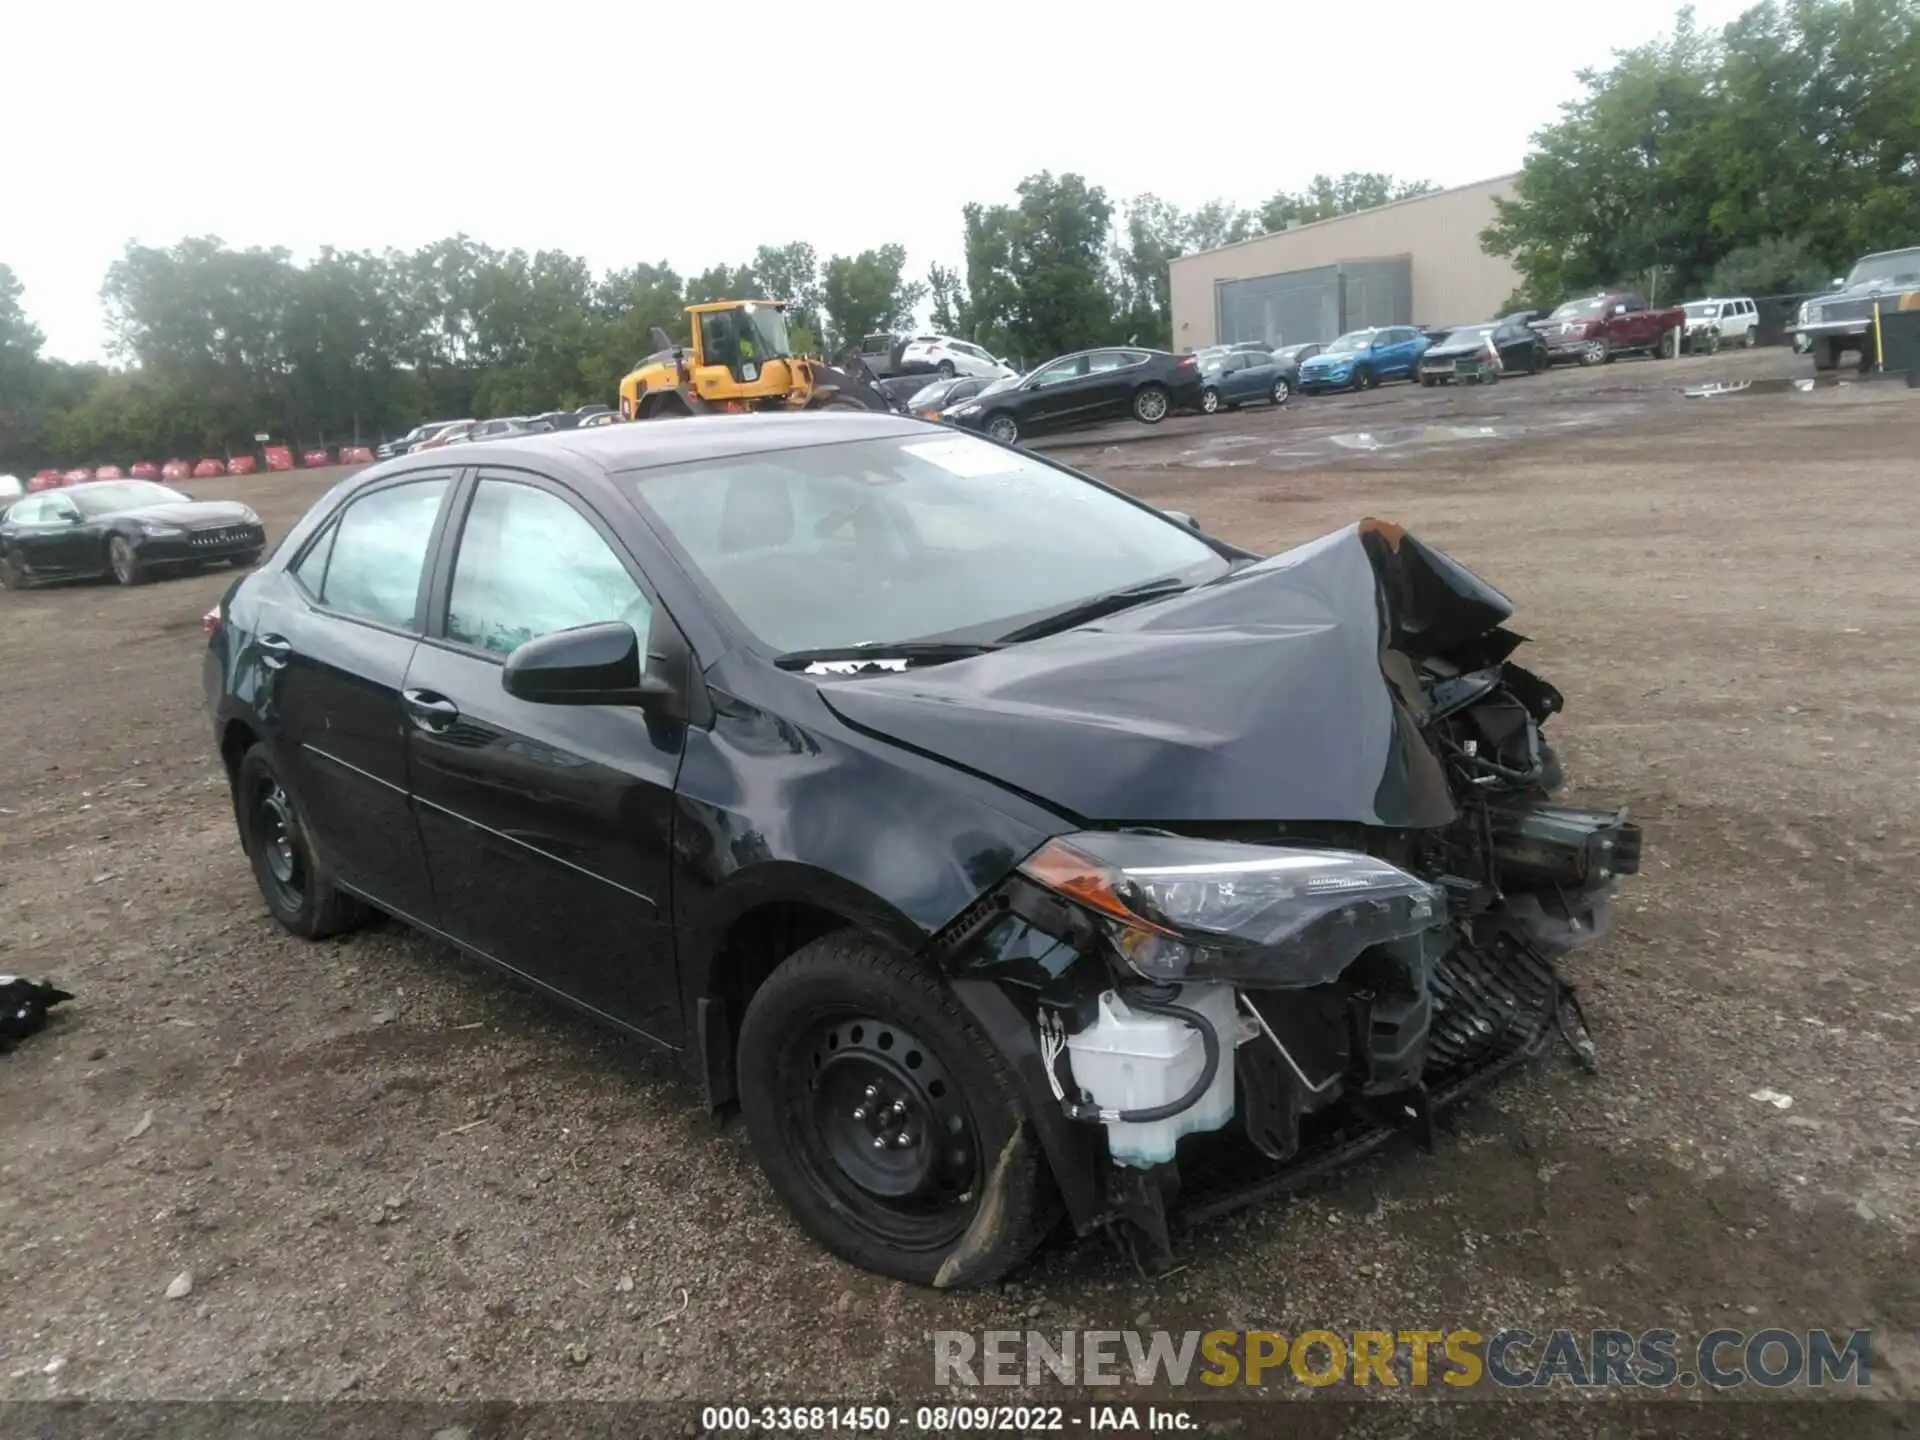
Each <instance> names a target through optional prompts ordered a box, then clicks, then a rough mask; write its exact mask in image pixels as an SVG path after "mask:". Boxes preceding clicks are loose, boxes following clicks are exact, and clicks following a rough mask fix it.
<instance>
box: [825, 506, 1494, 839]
mask: <svg viewBox="0 0 1920 1440" xmlns="http://www.w3.org/2000/svg"><path fill="white" fill-rule="evenodd" d="M1511 613H1512V606H1511V604H1510V603H1509V602H1508V601H1507V599H1506V597H1504V596H1503V595H1501V594H1500V592H1499V591H1497V590H1495V589H1493V587H1491V586H1490V585H1487V584H1486V583H1485V582H1484V581H1482V580H1480V579H1479V578H1478V577H1477V576H1475V575H1473V574H1472V573H1471V572H1470V571H1468V570H1466V569H1465V568H1464V567H1463V566H1461V565H1459V564H1458V563H1457V562H1456V561H1454V560H1452V559H1450V558H1449V557H1447V556H1446V555H1444V554H1442V553H1441V552H1439V551H1437V550H1434V549H1432V548H1430V547H1428V546H1426V545H1423V544H1422V543H1421V542H1420V541H1418V540H1416V539H1414V538H1413V537H1412V536H1410V535H1407V534H1406V533H1405V532H1403V531H1401V530H1400V529H1399V528H1398V527H1396V526H1392V525H1388V524H1386V523H1384V522H1381V521H1375V520H1363V521H1361V522H1359V523H1358V524H1356V525H1349V526H1347V527H1346V528H1345V529H1342V530H1337V531H1335V532H1333V533H1332V534H1330V535H1326V536H1323V537H1322V538H1320V539H1319V540H1315V541H1313V542H1311V543H1309V544H1306V545H1302V546H1300V547H1298V548H1297V549H1293V550H1289V551H1287V552H1285V553H1284V554H1281V555H1277V556H1274V557H1273V558H1271V559H1268V560H1265V561H1261V562H1259V563H1258V564H1255V565H1251V566H1248V567H1246V568H1245V569H1243V570H1240V571H1239V572H1237V573H1235V574H1233V575H1231V576H1228V577H1227V578H1225V579H1224V580H1221V581H1217V582H1215V583H1213V584H1211V585H1207V586H1204V587H1201V588H1198V589H1195V590H1190V591H1187V592H1185V593H1183V594H1179V595H1175V596H1172V597H1170V598H1168V599H1166V600H1161V601H1157V602H1152V603H1149V604H1145V605H1140V606H1136V607H1135V608H1134V609H1131V610H1127V611H1123V612H1122V613H1120V614H1118V615H1113V616H1109V617H1107V618H1104V619H1101V620H1098V621H1095V622H1093V623H1092V624H1089V625H1086V626H1082V627H1080V628H1078V629H1075V630H1071V631H1068V632H1066V633H1064V634H1061V635H1054V636H1049V637H1047V638H1045V639H1041V640H1035V641H1030V642H1028V643H1026V644H1022V645H1014V646H1010V647H1008V648H1007V649H1005V650H998V651H993V652H990V653H988V654H985V655H981V656H977V657H974V658H972V659H967V660H961V661H956V662H953V663H951V664H946V665H940V666H933V667H926V668H922V669H919V670H913V671H906V672H902V673H899V674H894V675H884V676H875V677H869V678H858V679H847V680H839V681H828V682H824V683H823V684H822V686H821V695H822V696H823V698H824V699H825V701H826V703H827V704H828V705H829V706H831V707H832V708H833V710H834V711H835V712H836V713H838V714H839V715H840V716H841V718H843V719H844V720H846V721H847V722H848V723H850V724H852V725H855V726H858V727H859V728H861V729H863V730H867V731H869V732H871V733H873V734H876V735H879V736H883V737H886V738H888V739H890V740H893V741H895V742H897V743H900V744H903V745H907V746H910V747H912V748H913V749H915V750H919V751H922V752H924V753H926V754H929V755H931V756H933V757H935V758H937V759H941V760H945V761H947V762H949V763H952V764H955V765H959V766H962V767H964V768H966V769H968V770H972V771H975V772H976V773H978V774H981V775H985V776H987V777H989V778H991V779H994V780H997V781H999V782H1000V783H1002V784H1005V785H1008V786H1011V787H1013V788H1015V789H1017V790H1020V791H1023V792H1025V793H1026V794H1028V795H1030V796H1033V797H1035V798H1037V799H1039V800H1042V801H1044V802H1046V803H1047V804H1049V805H1051V806H1053V807H1054V808H1056V809H1059V810H1062V811H1065V812H1066V813H1068V814H1069V815H1071V816H1073V817H1075V818H1076V819H1077V820H1079V821H1082V822H1106V823H1121V822H1128V823H1135V824H1150V823H1153V822H1166V823H1172V822H1179V821H1190V822H1191V821H1234V820H1270V821H1271V820H1345V821H1358V822H1360V823H1363V824H1369V825H1383V826H1392V827H1410V828H1426V827H1430V826H1435V825H1444V824H1446V823H1447V822H1448V821H1449V820H1451V819H1452V817H1453V814H1454V810H1453V803H1452V800H1451V798H1450V796H1449V793H1448V789H1447V783H1446V777H1445V775H1444V773H1443V772H1442V770H1441V768H1440V765H1439V762H1438V761H1437V760H1436V759H1435V758H1434V755H1433V753H1432V751H1431V750H1430V749H1429V748H1428V747H1427V745H1426V742H1425V741H1424V740H1423V739H1422V738H1421V736H1420V734H1419V731H1418V725H1417V720H1416V716H1415V710H1416V708H1417V707H1418V706H1419V705H1420V703H1421V700H1420V695H1419V688H1418V684H1417V681H1416V679H1415V677H1414V673H1413V662H1414V661H1415V660H1417V659H1419V658H1420V657H1422V656H1425V655H1429V654H1436V653H1441V652H1443V651H1445V650H1447V649H1449V648H1451V647H1454V646H1457V645H1459V644H1461V643H1462V642H1464V641H1466V640H1470V639H1472V638H1474V637H1476V636H1478V635H1481V634H1484V633H1486V632H1487V631H1489V630H1492V629H1494V628H1496V627H1497V626H1499V625H1500V623H1501V622H1502V621H1503V620H1505V619H1506V618H1507V616H1508V615H1509V614H1511Z"/></svg>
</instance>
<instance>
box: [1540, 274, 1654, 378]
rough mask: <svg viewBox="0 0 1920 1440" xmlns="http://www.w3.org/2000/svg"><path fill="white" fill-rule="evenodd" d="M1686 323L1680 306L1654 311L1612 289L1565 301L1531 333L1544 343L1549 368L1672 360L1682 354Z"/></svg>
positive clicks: (1631, 297)
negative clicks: (1645, 358) (1629, 358)
mask: <svg viewBox="0 0 1920 1440" xmlns="http://www.w3.org/2000/svg"><path fill="white" fill-rule="evenodd" d="M1686 324H1687V312H1686V311H1685V310H1684V309H1682V308H1680V307H1679V306H1675V307H1673V308H1672V309H1670V310H1652V309H1649V308H1648V307H1647V302H1646V301H1644V300H1642V299H1641V298H1640V297H1639V296H1638V295H1634V294H1632V293H1630V292H1628V291H1624V290H1610V291H1607V292H1606V293H1605V294H1601V295H1589V296H1586V297H1585V298H1583V299H1579V300H1569V301H1567V302H1566V303H1565V304H1564V305H1562V306H1560V307H1559V308H1558V309H1557V310H1555V311H1554V312H1553V313H1552V314H1551V315H1549V316H1547V318H1546V319H1544V320H1536V321H1534V322H1533V330H1534V333H1535V334H1537V335H1538V336H1539V337H1540V338H1541V339H1542V340H1543V341H1545V342H1546V346H1547V359H1548V361H1549V363H1552V362H1554V361H1560V360H1578V361H1579V362H1580V363H1581V364H1582V365H1604V364H1606V363H1607V362H1608V361H1609V360H1611V359H1613V357H1614V356H1616V355H1625V354H1632V353H1633V352H1635V351H1642V352H1645V353H1646V354H1650V355H1659V356H1661V357H1662V358H1663V359H1672V358H1673V357H1674V356H1675V355H1677V354H1679V353H1680V337H1681V335H1683V334H1684V333H1685V331H1686Z"/></svg>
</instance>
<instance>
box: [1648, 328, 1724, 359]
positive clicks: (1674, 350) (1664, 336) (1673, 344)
mask: <svg viewBox="0 0 1920 1440" xmlns="http://www.w3.org/2000/svg"><path fill="white" fill-rule="evenodd" d="M1719 342H1720V337H1719V336H1718V335H1715V336H1714V337H1713V339H1712V340H1711V341H1710V342H1709V344H1710V345H1711V346H1712V348H1713V349H1714V350H1718V349H1719V348H1720V343H1719ZM1659 351H1660V358H1661V359H1662V360H1672V359H1674V358H1676V357H1677V356H1678V355H1679V354H1680V332H1679V331H1678V330H1663V331H1661V332H1660V345H1659Z"/></svg>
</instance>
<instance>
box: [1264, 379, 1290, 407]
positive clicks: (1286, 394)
mask: <svg viewBox="0 0 1920 1440" xmlns="http://www.w3.org/2000/svg"><path fill="white" fill-rule="evenodd" d="M1267 397H1268V398H1269V399H1270V400H1272V401H1273V403H1274V404H1276V405H1284V404H1286V403H1287V401H1289V400H1291V399H1292V398H1293V386H1291V385H1289V384H1288V383H1287V379H1286V377H1285V376H1284V375H1283V376H1281V377H1280V378H1279V379H1278V380H1276V381H1274V382H1273V389H1272V390H1270V391H1268V392H1267Z"/></svg>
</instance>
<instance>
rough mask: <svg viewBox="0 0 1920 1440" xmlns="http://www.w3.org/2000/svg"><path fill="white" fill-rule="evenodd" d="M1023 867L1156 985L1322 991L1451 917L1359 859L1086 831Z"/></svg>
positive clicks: (1045, 848) (1403, 879)
mask: <svg viewBox="0 0 1920 1440" xmlns="http://www.w3.org/2000/svg"><path fill="white" fill-rule="evenodd" d="M1019 868H1020V873H1021V874H1022V875H1024V876H1025V877H1026V878H1027V879H1029V880H1031V881H1033V882H1035V883H1036V884H1039V885H1042V886H1045V887H1046V888H1047V889H1049V890H1051V891H1053V892H1054V893H1055V894H1057V895H1060V896H1061V897H1063V898H1064V899H1067V900H1069V901H1071V902H1073V903H1074V904H1076V905H1078V906H1079V907H1081V908H1082V909H1083V910H1085V911H1087V912H1089V913H1090V914H1091V915H1092V916H1093V918H1094V919H1095V920H1096V921H1097V922H1098V924H1099V925H1100V926H1101V928H1102V929H1103V930H1104V931H1105V932H1106V935H1107V937H1108V938H1109V939H1110V940H1111V941H1112V942H1113V944H1114V947H1115V949H1117V950H1118V951H1119V953H1120V955H1121V956H1122V957H1123V958H1124V959H1125V961H1126V963H1127V964H1128V966H1130V967H1131V968H1132V969H1133V970H1135V971H1137V972H1138V973H1139V974H1141V975H1144V976H1146V977H1147V978H1148V979H1151V980H1161V981H1174V980H1231V981H1242V982H1245V983H1248V984H1253V985H1260V986H1268V987H1275V988H1284V989H1292V988H1305V987H1307V986H1311V985H1323V984H1326V983H1328V982H1329V981H1331V980H1333V979H1335V978H1336V977H1338V976H1339V974H1340V972H1341V971H1343V970H1345V969H1346V968H1347V966H1349V965H1351V964H1352V963H1353V962H1354V960H1356V959H1357V958H1358V957H1359V955H1360V953H1361V951H1363V950H1365V949H1367V948H1368V947H1369V946H1372V945H1379V944H1384V943H1386V942H1388V941H1392V940H1400V939H1405V938H1407V937H1409V936H1414V935H1418V934H1420V933H1421V932H1423V931H1425V930H1428V929H1431V928H1432V927H1434V926H1436V925H1439V924H1441V923H1442V922H1443V921H1444V919H1445V915H1446V907H1445V905H1444V903H1443V900H1442V896H1441V893H1440V891H1439V889H1438V888H1437V887H1435V886H1432V885H1429V884H1428V883H1427V882H1426V881H1424V880H1421V879H1420V878H1418V877H1417V876H1414V875H1409V874H1408V873H1407V872H1406V871H1404V870H1401V869H1400V868H1398V867H1397V866H1394V865H1390V864H1388V863H1387V862H1386V861H1384V860H1378V859H1375V858H1374V857H1373V856H1371V855H1363V854H1361V853H1359V852H1357V851H1352V850H1310V849H1304V848H1289V847H1280V846H1269V845H1245V844H1241V843H1239V842H1238V841H1231V840H1193V839H1186V838H1183V837H1180V836H1172V835H1155V834H1145V833H1139V832H1130V831H1119V832H1099V831H1082V832H1079V833H1077V834H1073V835H1066V836H1062V837H1060V838H1058V839H1054V840H1050V841H1048V842H1047V843H1046V844H1045V845H1042V846H1041V847H1040V848H1039V849H1038V850H1036V851H1035V852H1034V853H1033V854H1032V855H1031V856H1029V857H1028V858H1027V859H1026V861H1025V862H1023V863H1022V864H1021V866H1020V867H1019Z"/></svg>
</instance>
